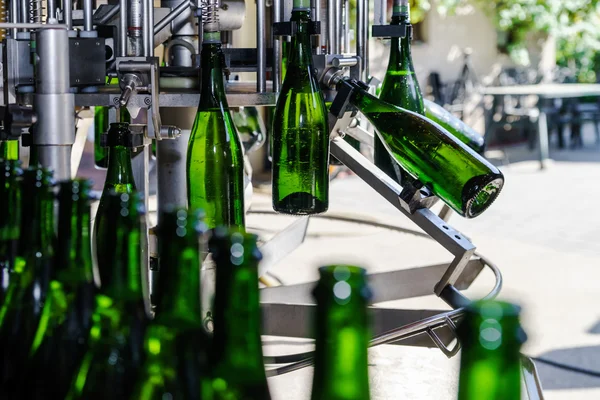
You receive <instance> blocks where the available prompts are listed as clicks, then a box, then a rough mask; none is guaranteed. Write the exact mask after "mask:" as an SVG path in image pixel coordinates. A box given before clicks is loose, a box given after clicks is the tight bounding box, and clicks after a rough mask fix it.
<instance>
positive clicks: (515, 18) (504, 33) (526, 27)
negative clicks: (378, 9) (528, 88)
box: [411, 0, 600, 82]
mask: <svg viewBox="0 0 600 400" xmlns="http://www.w3.org/2000/svg"><path fill="white" fill-rule="evenodd" d="M469 4H470V5H474V6H477V7H478V8H480V9H481V10H483V11H484V12H485V13H486V14H487V15H489V16H490V18H492V20H493V21H494V23H495V25H496V27H497V29H498V31H499V33H500V34H501V35H500V37H499V38H500V40H499V41H500V42H501V43H499V44H500V46H499V47H500V50H502V51H505V52H506V53H508V54H509V55H510V56H511V57H512V59H513V60H514V61H515V62H517V63H520V64H527V62H528V59H529V58H528V53H527V39H528V37H529V38H530V37H531V35H530V34H535V33H547V34H550V35H552V36H554V37H555V38H556V40H557V46H558V47H557V63H558V65H559V66H562V67H569V68H570V69H572V70H573V71H574V72H575V74H576V75H577V79H578V80H579V81H581V82H596V73H597V72H598V73H600V0H411V19H412V20H413V22H419V21H420V20H422V19H423V17H424V16H425V14H426V13H427V11H429V10H430V9H431V7H432V6H433V7H436V9H437V11H438V12H439V13H440V14H442V15H446V14H449V15H452V14H453V13H455V12H456V10H457V9H458V8H459V7H461V6H465V5H469Z"/></svg>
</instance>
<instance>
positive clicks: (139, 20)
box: [0, 0, 543, 399]
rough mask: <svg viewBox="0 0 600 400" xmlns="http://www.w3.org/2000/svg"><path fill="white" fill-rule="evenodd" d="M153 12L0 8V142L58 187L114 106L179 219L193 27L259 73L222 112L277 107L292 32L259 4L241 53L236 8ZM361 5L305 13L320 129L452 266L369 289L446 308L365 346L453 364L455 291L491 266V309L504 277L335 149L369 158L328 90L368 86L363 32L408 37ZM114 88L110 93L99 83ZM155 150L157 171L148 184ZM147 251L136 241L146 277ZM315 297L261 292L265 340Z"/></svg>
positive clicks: (294, 327)
mask: <svg viewBox="0 0 600 400" xmlns="http://www.w3.org/2000/svg"><path fill="white" fill-rule="evenodd" d="M158 3H159V2H158V1H156V2H154V1H152V0H118V1H117V0H108V4H99V3H98V4H94V2H93V0H82V1H79V2H77V5H78V6H77V7H72V4H73V2H65V1H62V2H61V1H56V0H46V1H44V0H2V3H1V5H2V6H3V7H4V13H3V15H2V16H3V17H4V18H3V19H4V20H3V22H1V23H0V29H1V30H2V31H1V32H0V35H1V37H2V38H3V41H2V46H1V47H0V51H1V52H2V73H3V78H4V79H3V93H4V96H3V99H2V102H3V103H2V108H1V110H2V117H3V118H2V124H3V125H2V130H1V132H0V140H6V141H12V140H19V141H20V143H21V145H22V146H29V147H30V148H31V151H35V152H37V153H36V154H37V157H38V159H39V161H40V163H41V164H42V165H43V166H45V167H48V168H51V169H53V170H54V173H55V177H56V179H58V180H61V179H68V178H70V177H72V176H74V175H75V174H76V173H77V167H78V165H79V159H80V157H81V153H82V146H83V144H84V142H85V136H86V132H83V131H82V130H77V133H76V116H77V114H78V113H79V112H81V110H84V109H86V108H88V107H93V106H103V107H109V120H110V122H116V121H117V119H118V115H119V112H118V111H119V109H120V108H122V107H126V108H127V110H128V111H129V114H130V115H131V125H130V126H131V131H132V134H133V135H136V136H137V140H135V141H132V143H134V144H135V155H134V157H133V159H132V163H133V169H134V175H135V180H136V186H137V188H138V190H139V191H141V192H142V193H143V195H144V198H145V199H146V200H145V201H146V203H147V202H148V198H149V197H150V191H151V188H150V183H149V182H150V177H151V174H154V173H155V174H156V189H155V192H156V195H157V203H158V209H162V208H163V207H164V206H165V205H167V204H174V205H179V206H186V205H187V193H186V187H185V185H186V182H185V164H186V159H185V158H186V157H185V154H186V147H187V142H188V138H189V133H190V129H191V125H192V123H193V120H194V116H195V108H196V106H197V104H198V100H199V93H198V89H197V86H198V81H197V75H198V66H199V60H198V58H199V52H198V48H199V45H200V43H199V42H200V41H201V37H202V35H201V34H200V35H199V32H200V33H201V32H202V28H201V25H202V18H201V17H202V15H204V14H205V13H211V12H212V13H214V12H215V11H218V18H219V24H220V30H221V31H222V32H223V42H224V43H225V46H224V51H225V55H226V60H227V63H228V69H229V71H230V72H232V73H237V72H254V73H255V74H256V80H255V81H234V80H229V81H228V82H227V85H226V87H227V97H228V102H229V105H230V106H231V107H239V106H259V107H260V106H272V105H274V104H275V102H276V98H277V94H278V91H279V89H280V87H281V76H282V44H283V42H285V41H286V40H287V37H288V35H290V34H291V33H292V31H293V26H292V24H291V23H290V22H288V21H287V20H288V18H289V15H290V13H291V8H292V1H291V0H256V29H255V32H256V48H239V47H236V46H235V43H232V34H231V32H232V31H235V30H237V29H239V28H241V27H242V25H243V24H244V22H245V20H246V16H247V15H246V14H247V9H246V3H245V2H244V0H205V1H203V2H199V1H197V0H193V1H190V0H162V1H160V5H158ZM369 3H370V2H369V0H356V1H352V2H350V0H319V1H317V0H313V1H312V2H311V6H312V7H311V8H312V19H313V21H315V22H314V24H313V31H314V32H313V33H314V44H315V49H316V50H315V54H314V56H313V58H314V63H315V66H316V68H317V70H318V76H319V77H320V80H321V82H322V85H323V87H324V89H325V90H324V93H325V96H326V99H327V100H328V101H333V106H332V110H333V109H335V113H332V114H330V122H329V125H330V131H331V136H330V137H331V154H332V155H333V156H335V157H336V158H337V159H338V160H340V161H341V162H342V163H343V164H345V165H346V166H347V167H348V168H349V169H350V170H352V171H353V172H354V173H356V175H357V176H359V177H360V178H361V179H363V180H364V181H365V182H366V183H368V184H369V185H370V186H371V187H372V188H373V189H374V190H376V191H377V192H378V193H379V194H380V195H381V196H382V197H383V198H385V199H386V200H387V201H388V202H389V203H391V204H392V205H393V206H394V207H396V208H397V209H398V211H399V212H401V213H402V214H404V215H405V216H406V217H407V218H408V219H409V220H410V221H412V222H413V223H414V224H416V225H417V226H418V227H419V228H421V229H422V230H423V231H424V232H425V233H426V234H427V235H428V236H429V238H431V239H433V240H435V241H436V242H438V243H439V244H440V245H441V246H442V247H443V248H445V249H446V250H447V251H448V252H449V253H450V254H451V255H452V258H453V259H452V261H451V262H450V263H449V264H444V265H433V266H428V267H423V268H418V269H411V270H398V271H392V272H386V273H380V274H374V275H372V276H370V282H371V285H372V287H373V290H374V292H375V293H376V298H375V299H374V302H375V303H378V302H383V301H388V300H394V299H401V298H408V297H415V296H423V295H427V294H432V293H435V295H437V296H439V297H440V298H441V299H442V300H443V301H445V302H446V303H447V304H449V305H450V306H451V307H452V308H453V310H452V311H448V312H442V311H438V312H433V313H431V314H430V315H427V316H426V317H425V318H423V316H422V315H418V314H417V313H414V312H410V311H409V310H396V309H386V308H374V309H373V313H374V318H373V319H374V328H373V332H374V335H375V336H374V338H373V340H372V342H371V344H372V345H373V346H374V345H379V344H384V343H393V342H399V341H402V343H403V344H410V345H424V346H429V347H431V346H437V347H439V348H440V349H441V351H443V352H444V354H446V355H447V356H448V357H452V356H454V355H456V354H457V352H458V350H459V349H460V344H459V343H458V341H456V340H455V333H454V327H455V321H456V320H458V319H459V318H460V317H461V315H462V313H463V308H462V307H463V306H464V305H465V304H466V302H468V299H467V298H466V297H465V296H464V295H462V294H461V290H463V289H466V288H468V287H469V286H470V284H471V283H472V282H473V281H474V279H475V278H476V277H477V276H478V275H479V273H480V272H481V271H482V269H483V268H484V267H487V268H489V269H491V271H492V272H493V273H494V276H495V278H496V283H495V285H494V287H493V288H492V290H491V291H490V292H489V294H488V296H487V298H493V297H494V296H496V295H497V294H498V292H499V291H500V289H501V286H502V278H501V274H500V271H499V269H498V268H497V267H496V266H495V265H494V264H493V263H492V262H491V261H490V260H488V259H486V258H485V257H484V256H482V255H479V254H477V253H476V252H475V249H476V248H475V245H474V244H473V243H472V242H471V241H470V240H469V239H468V238H467V237H465V236H463V235H462V234H461V233H460V232H458V231H456V230H455V229H453V228H452V227H451V226H450V225H449V224H448V222H447V219H448V213H444V214H443V215H436V214H435V213H434V212H432V211H431V210H430V207H431V206H432V205H433V203H435V201H436V198H435V197H434V196H432V195H431V194H430V193H428V192H427V191H423V190H415V189H408V188H402V187H401V186H400V185H399V184H397V183H396V182H394V181H393V180H392V179H391V178H389V177H388V176H387V175H385V174H384V173H383V172H381V171H380V170H379V169H378V168H377V167H375V166H374V165H373V164H372V163H371V162H370V161H369V160H367V159H366V158H365V157H364V156H363V155H362V154H361V153H359V152H358V151H357V150H356V149H354V148H353V147H352V146H351V145H350V144H348V143H347V142H346V141H345V140H344V139H343V137H344V136H345V135H350V136H352V137H354V138H356V139H358V140H359V141H361V142H362V143H365V144H367V145H372V143H373V133H372V132H371V131H370V129H369V128H368V125H367V124H365V123H364V121H361V120H360V116H357V115H355V113H353V112H352V111H351V110H348V109H346V107H345V104H346V102H344V99H343V98H341V96H343V93H340V94H337V93H336V92H335V91H333V90H330V89H329V87H330V85H331V82H332V81H333V80H335V79H336V77H339V76H340V75H344V74H345V75H350V76H351V77H353V78H355V79H357V80H360V81H368V80H369V78H370V77H369V66H368V60H369V51H368V38H369V30H370V29H371V28H372V36H379V37H390V36H396V37H399V36H403V35H405V34H406V29H403V27H402V26H390V25H387V18H386V9H387V4H386V1H383V0H373V1H372V2H371V4H369ZM351 16H354V17H353V18H351ZM371 16H372V17H371ZM352 32H353V33H354V35H353V37H352V35H351V33H352ZM352 42H354V46H351V43H352ZM159 45H163V49H164V56H163V60H164V61H163V63H162V65H161V64H159V57H157V56H156V54H155V49H156V48H157V47H158V46H159ZM107 78H108V79H107ZM115 81H117V82H118V84H107V82H115ZM153 140H154V141H155V143H156V168H155V169H153V170H152V171H151V170H150V165H151V158H152V147H151V144H152V141H153ZM152 192H154V189H153V190H152ZM326 217H327V216H326ZM308 219H309V217H301V218H299V219H298V220H297V221H296V222H294V223H293V224H292V225H290V226H289V227H288V228H286V229H284V230H283V231H281V232H279V233H278V234H277V235H275V237H274V238H273V239H271V240H270V241H268V242H267V243H265V244H264V245H263V247H262V251H263V253H264V258H265V259H264V262H263V263H262V265H261V271H260V273H261V274H263V275H264V274H265V273H266V272H267V271H268V269H269V268H270V267H271V266H273V265H275V264H276V263H277V262H278V261H279V260H281V259H282V258H284V257H285V255H286V254H288V253H289V252H291V251H292V250H293V249H295V248H296V247H297V246H299V245H300V244H301V243H302V242H303V240H304V236H305V234H306V229H307V225H308ZM387 227H388V228H390V229H393V227H389V226H387ZM151 241H152V240H149V236H148V235H144V243H143V246H142V247H143V248H144V257H143V258H144V260H145V262H146V266H148V264H149V261H148V260H149V258H150V252H149V251H148V249H149V247H151V243H149V242H151ZM209 275H210V274H208V275H207V276H209ZM311 288H312V284H310V283H309V284H301V285H291V286H278V287H269V288H264V289H263V290H262V296H261V301H262V304H263V314H264V317H263V319H264V321H263V326H264V333H265V334H269V335H280V336H307V335H308V334H309V333H308V332H306V323H305V322H306V321H307V320H308V319H309V318H310V314H311V312H312V311H313V309H314V306H313V304H314V303H313V299H312V298H311V296H310V290H311ZM450 343H452V345H450ZM265 362H266V363H267V364H275V365H283V366H278V367H275V368H272V369H270V370H268V371H269V372H268V373H269V374H270V375H277V374H282V373H285V372H289V371H293V370H296V369H298V368H302V367H303V366H306V365H310V364H311V362H312V355H311V353H303V354H292V355H287V356H282V357H267V358H266V360H265ZM284 364H285V365H284ZM523 372H524V380H525V383H526V388H527V392H528V395H529V398H530V399H541V398H543V394H542V391H541V386H540V383H539V380H538V378H537V373H536V371H535V366H534V365H533V363H532V362H531V360H530V359H528V358H524V359H523Z"/></svg>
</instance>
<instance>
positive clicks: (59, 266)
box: [56, 197, 94, 290]
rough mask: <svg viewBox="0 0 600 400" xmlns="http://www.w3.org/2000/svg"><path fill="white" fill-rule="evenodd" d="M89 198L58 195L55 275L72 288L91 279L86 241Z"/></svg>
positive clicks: (88, 229) (90, 266) (91, 268)
mask: <svg viewBox="0 0 600 400" xmlns="http://www.w3.org/2000/svg"><path fill="white" fill-rule="evenodd" d="M90 219H91V217H90V200H89V198H84V197H80V198H78V199H77V200H75V201H73V200H71V199H61V203H60V208H59V222H58V232H59V233H58V248H57V257H56V259H57V263H56V279H58V280H59V281H60V282H62V283H63V284H65V285H66V286H70V287H71V288H72V289H73V290H75V288H76V287H77V286H79V285H81V284H84V283H92V282H93V279H94V276H93V267H92V253H91V245H90Z"/></svg>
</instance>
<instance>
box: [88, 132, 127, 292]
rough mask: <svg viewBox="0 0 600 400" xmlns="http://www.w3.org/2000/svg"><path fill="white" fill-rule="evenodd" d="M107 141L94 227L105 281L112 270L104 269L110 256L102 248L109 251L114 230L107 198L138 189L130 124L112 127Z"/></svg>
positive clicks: (99, 261) (96, 255)
mask: <svg viewBox="0 0 600 400" xmlns="http://www.w3.org/2000/svg"><path fill="white" fill-rule="evenodd" d="M106 139H107V140H106V144H107V146H108V169H107V171H106V180H105V181H104V189H103V190H102V196H101V197H100V204H99V205H98V211H97V213H96V221H95V224H94V243H95V247H94V249H93V250H95V260H96V261H97V263H98V271H99V273H100V281H102V280H103V278H104V277H103V276H102V275H103V274H104V273H105V272H109V270H110V269H109V268H104V266H105V265H108V261H107V260H108V259H109V258H110V257H111V255H110V254H105V253H103V252H102V251H100V249H106V248H107V247H106V245H105V243H106V241H107V240H108V232H109V231H110V230H111V229H112V227H111V225H112V224H113V223H114V222H113V221H112V220H111V219H110V218H107V216H106V214H107V213H108V211H109V210H108V203H107V200H106V197H107V196H108V194H109V193H110V192H111V191H115V192H117V193H133V192H134V191H135V190H136V188H135V181H134V179H133V170H132V168H131V155H132V150H131V149H132V147H131V145H132V136H131V132H130V131H129V124H127V123H114V124H110V129H109V130H108V134H107V137H106ZM109 249H110V247H109Z"/></svg>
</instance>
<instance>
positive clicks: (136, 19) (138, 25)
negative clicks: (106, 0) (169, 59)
mask: <svg viewBox="0 0 600 400" xmlns="http://www.w3.org/2000/svg"><path fill="white" fill-rule="evenodd" d="M143 1H144V0H129V2H130V3H129V4H130V8H129V27H128V33H127V34H128V35H129V36H131V37H141V36H142V21H143V20H144V15H143V13H144V11H143V9H144V5H143ZM121 9H122V8H121Z"/></svg>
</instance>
